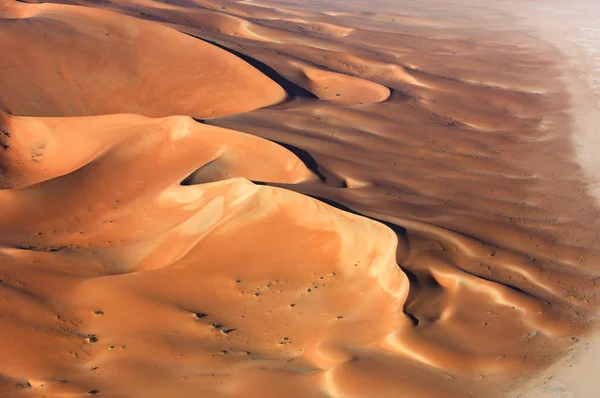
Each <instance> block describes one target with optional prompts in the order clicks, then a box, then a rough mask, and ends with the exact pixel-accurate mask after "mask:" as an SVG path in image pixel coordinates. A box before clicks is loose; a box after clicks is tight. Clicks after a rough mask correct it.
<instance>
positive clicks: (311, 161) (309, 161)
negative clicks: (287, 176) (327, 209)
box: [272, 141, 327, 181]
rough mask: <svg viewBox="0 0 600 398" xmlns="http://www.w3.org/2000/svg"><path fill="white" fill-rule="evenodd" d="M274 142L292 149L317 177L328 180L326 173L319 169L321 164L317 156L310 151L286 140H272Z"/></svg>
mask: <svg viewBox="0 0 600 398" xmlns="http://www.w3.org/2000/svg"><path fill="white" fill-rule="evenodd" d="M272 142H274V143H276V144H278V145H281V146H282V147H284V148H285V149H287V150H288V151H290V152H291V153H293V154H294V155H296V157H297V158H298V159H300V160H301V161H302V163H304V165H305V166H306V167H307V168H308V169H309V170H310V171H312V172H313V173H314V174H315V175H316V176H317V177H319V180H321V181H325V180H327V178H326V177H325V175H323V173H321V171H320V170H319V164H318V163H317V161H316V160H315V158H314V157H313V156H312V155H311V154H310V153H308V152H307V151H305V150H304V149H301V148H298V147H297V146H294V145H290V144H286V143H285V142H281V141H272Z"/></svg>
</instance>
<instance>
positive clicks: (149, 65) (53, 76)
mask: <svg viewBox="0 0 600 398" xmlns="http://www.w3.org/2000/svg"><path fill="white" fill-rule="evenodd" d="M5 3H9V4H8V5H6V4H5V5H4V8H5V11H4V14H6V15H7V16H6V17H5V18H4V19H2V20H0V46H2V48H3V49H4V56H3V57H2V59H1V60H0V76H1V77H0V92H1V93H0V106H1V107H2V108H3V109H4V111H6V112H9V113H11V114H14V115H24V116H83V115H101V114H110V113H137V114H142V115H146V116H168V115H177V114H185V115H190V116H193V117H197V118H210V117H216V116H222V115H226V114H232V113H239V112H244V111H248V110H251V109H255V108H259V107H263V106H266V105H271V104H273V103H276V102H280V101H282V100H283V99H285V92H284V91H283V90H282V89H281V87H279V86H278V85H276V84H274V83H273V82H272V81H270V80H269V79H268V78H266V77H265V76H264V75H262V74H261V73H260V72H258V71H257V70H255V69H254V68H252V67H251V66H250V65H247V64H246V63H245V62H243V61H242V60H240V59H239V58H237V57H234V56H232V55H230V54H228V53H227V52H225V51H223V50H220V49H219V48H216V47H214V46H211V45H209V44H207V43H204V42H202V41H200V40H196V39H193V38H191V37H188V36H186V35H185V34H182V33H179V32H177V31H175V30H172V29H168V28H166V27H163V26H160V25H158V24H153V23H149V22H145V21H142V20H139V19H134V18H131V17H127V16H123V15H119V14H115V13H111V12H106V11H100V10H90V9H88V8H83V7H81V8H80V7H74V6H64V5H58V4H21V3H16V4H18V5H15V4H14V3H13V2H5ZM11 3H12V4H11ZM40 48H43V51H38V50H37V49H40ZM14 93H19V95H14Z"/></svg>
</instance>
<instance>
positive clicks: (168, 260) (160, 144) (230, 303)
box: [0, 115, 408, 395]
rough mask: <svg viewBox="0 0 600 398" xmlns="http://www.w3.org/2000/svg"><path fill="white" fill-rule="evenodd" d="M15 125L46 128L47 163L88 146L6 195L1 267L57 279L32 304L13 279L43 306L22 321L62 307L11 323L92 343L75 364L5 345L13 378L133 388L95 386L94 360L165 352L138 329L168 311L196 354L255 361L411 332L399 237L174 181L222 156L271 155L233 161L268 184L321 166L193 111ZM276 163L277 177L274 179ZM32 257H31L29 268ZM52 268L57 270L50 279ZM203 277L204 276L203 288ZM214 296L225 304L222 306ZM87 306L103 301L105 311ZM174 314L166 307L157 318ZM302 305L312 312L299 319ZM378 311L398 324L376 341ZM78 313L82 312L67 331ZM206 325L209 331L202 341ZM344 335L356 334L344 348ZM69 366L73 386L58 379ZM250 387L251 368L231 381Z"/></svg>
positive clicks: (370, 225)
mask: <svg viewBox="0 0 600 398" xmlns="http://www.w3.org/2000/svg"><path fill="white" fill-rule="evenodd" d="M8 124H9V125H10V126H11V133H14V132H15V131H18V132H19V133H20V134H23V135H26V134H27V132H28V129H31V130H32V132H31V133H32V134H37V133H39V132H40V131H42V132H43V133H42V134H41V135H42V136H44V137H45V139H46V140H48V141H53V142H52V143H51V144H48V145H47V146H46V147H45V148H47V151H48V153H47V154H44V155H41V156H40V160H39V163H40V164H44V163H45V164H52V163H57V162H56V160H57V159H59V156H58V155H57V154H56V149H57V148H60V150H61V151H66V150H70V151H72V152H74V153H75V152H77V153H79V155H80V157H79V158H68V159H62V160H63V161H64V164H63V165H60V164H58V165H57V166H61V167H59V168H57V169H56V170H51V171H48V170H47V169H43V171H44V173H46V174H45V175H43V178H45V179H44V180H43V181H39V182H34V181H35V179H41V178H42V177H41V176H40V175H36V174H35V170H33V171H32V170H30V173H31V175H33V176H34V177H33V180H31V181H29V182H28V184H27V186H25V187H22V188H15V189H5V190H2V191H0V204H1V206H2V207H3V208H11V209H12V210H13V211H12V212H11V213H8V214H2V215H1V216H0V230H1V231H2V232H1V234H0V239H1V242H2V244H3V248H2V249H1V250H0V255H1V256H2V257H3V263H4V264H7V265H9V267H8V268H7V269H3V272H4V271H7V272H8V273H9V274H10V273H11V272H12V271H14V270H18V269H19V267H20V266H22V267H28V268H30V270H31V271H32V272H34V273H36V274H37V275H38V276H37V277H35V276H34V275H33V274H29V271H27V272H26V274H28V276H26V278H27V279H28V281H29V282H28V283H32V284H33V285H35V284H36V282H34V281H32V280H30V277H33V278H34V279H39V280H40V281H46V280H47V279H51V281H52V283H49V284H47V285H46V286H47V288H45V289H43V291H38V292H37V293H36V295H37V297H38V299H36V300H28V299H26V298H25V297H21V296H20V294H23V293H21V290H22V289H19V288H16V290H15V291H14V292H15V293H14V294H15V296H14V297H12V298H11V300H10V302H11V303H12V305H14V308H23V306H30V307H32V310H31V311H27V312H25V313H23V315H22V317H21V318H22V319H23V320H24V321H25V322H36V321H35V319H34V318H31V316H36V315H35V314H36V313H42V314H44V315H42V318H46V317H47V316H48V315H47V314H48V313H50V314H52V313H55V314H56V316H52V319H53V320H52V321H50V320H48V321H45V324H46V325H47V326H45V327H49V328H50V329H45V328H41V329H39V328H36V330H37V331H31V332H25V330H27V329H28V328H27V327H26V326H23V325H21V326H19V323H16V324H15V323H14V321H13V322H12V323H11V324H12V328H13V329H14V333H16V335H19V336H20V337H17V340H18V341H19V342H23V343H25V344H27V341H29V339H31V338H36V336H38V337H39V334H40V333H41V334H44V335H46V337H45V338H46V340H47V341H48V340H49V341H53V340H54V339H61V338H62V337H61V336H62V334H63V333H67V335H70V336H72V338H69V339H68V340H67V341H64V342H62V343H61V344H59V345H57V348H58V349H59V350H65V349H67V350H71V351H73V350H74V351H75V352H78V351H81V350H83V351H84V352H87V355H86V356H85V357H82V358H80V359H78V358H74V360H73V361H65V360H64V359H60V355H58V353H59V351H54V350H53V349H52V348H51V347H47V348H46V349H45V351H44V354H43V355H42V356H41V357H40V359H39V361H37V362H35V363H37V364H38V365H34V364H33V362H32V361H31V360H30V359H29V357H28V356H27V354H26V353H23V346H22V345H21V344H17V345H14V344H11V343H10V342H9V341H8V340H6V341H4V343H3V344H2V352H3V357H4V358H5V361H6V362H5V365H3V375H4V376H5V377H6V378H8V379H9V380H13V381H14V380H19V379H21V378H25V379H26V380H28V382H29V380H31V382H29V384H30V385H31V386H32V388H44V392H45V393H56V394H59V393H66V392H68V391H78V390H79V391H82V392H83V391H85V389H86V388H88V389H94V388H99V389H101V390H102V391H103V393H105V394H109V395H110V394H115V395H120V394H123V391H121V390H120V387H119V385H118V383H110V382H108V383H105V382H100V383H99V382H98V381H92V380H91V379H89V377H90V376H89V374H90V371H89V369H88V367H90V366H91V367H93V368H96V367H98V368H102V369H112V371H117V370H118V369H122V370H124V369H127V363H128V362H129V361H136V360H140V358H139V355H140V353H141V352H140V351H138V350H139V349H142V350H143V347H148V346H153V347H157V346H158V347H160V346H161V344H164V343H163V342H162V337H161V336H162V333H163V331H162V330H160V329H155V332H156V333H155V332H150V333H146V337H144V338H142V337H141V336H140V334H144V333H145V332H143V330H144V329H146V328H149V330H151V329H152V328H151V327H150V326H149V325H144V322H148V321H151V322H157V321H159V319H160V322H161V323H162V324H164V325H170V326H169V328H175V329H174V330H179V332H178V333H184V334H185V335H188V337H183V338H184V339H185V338H191V337H192V335H195V337H194V339H195V340H196V344H200V346H201V347H203V348H200V346H198V349H199V350H197V349H194V348H192V347H188V348H186V350H187V354H186V355H190V354H191V355H192V356H195V355H200V356H202V353H203V352H220V351H225V352H227V353H229V352H231V353H232V354H233V353H235V352H242V353H243V352H244V350H246V351H247V350H248V348H244V347H251V349H252V351H253V352H256V353H255V354H244V357H247V355H251V358H252V359H253V360H254V361H253V365H252V366H251V368H258V367H260V366H264V364H265V363H267V362H268V361H272V360H273V358H280V359H281V360H283V359H290V358H293V359H294V360H297V361H300V362H306V363H307V364H312V366H314V367H316V368H317V369H322V370H326V369H329V368H331V367H332V366H336V365H338V364H339V363H340V360H342V361H344V359H343V358H344V356H343V355H342V357H341V358H340V359H336V358H335V356H336V355H334V357H332V356H331V354H329V353H327V352H328V351H329V350H330V349H333V351H334V352H338V351H339V352H340V353H343V352H344V350H345V348H344V346H346V347H351V346H354V345H355V344H360V342H361V341H362V342H363V344H364V343H365V342H367V341H368V342H371V341H373V339H375V340H377V339H383V338H384V337H385V335H386V334H388V333H389V332H390V330H393V329H394V328H398V327H405V326H406V324H407V322H408V321H407V320H406V319H405V318H404V316H403V315H402V314H401V312H400V310H401V308H402V306H403V304H404V302H405V300H406V296H407V294H408V280H407V279H406V277H405V275H404V274H403V272H402V271H401V270H400V268H399V267H398V265H397V264H396V261H395V258H396V246H397V238H396V235H395V234H394V233H393V232H392V231H391V230H390V229H389V228H387V227H385V226H383V225H382V224H380V223H377V222H374V221H371V220H369V219H366V218H364V217H359V216H355V215H352V214H349V213H346V212H342V211H340V210H337V209H335V208H332V207H330V206H328V205H325V204H323V203H321V202H319V201H317V200H314V199H311V198H308V197H306V196H303V195H301V194H298V193H294V192H291V191H287V190H283V189H279V188H273V187H267V186H256V185H254V184H252V183H251V182H249V181H248V180H247V179H245V178H229V179H225V180H223V181H216V182H212V183H202V184H199V185H191V186H181V185H179V181H180V180H181V178H182V176H185V175H187V174H188V173H189V172H190V170H194V169H198V170H202V169H203V167H206V166H205V165H206V164H212V162H214V160H213V159H214V158H215V154H218V156H219V157H220V158H222V157H225V156H230V157H232V158H235V153H236V150H240V148H242V149H243V151H242V152H241V153H242V154H243V155H244V156H250V157H251V156H255V157H256V158H255V159H254V160H256V161H258V160H260V156H268V158H269V165H270V166H271V167H270V168H269V169H264V170H259V169H256V166H257V165H256V164H251V165H250V166H248V167H245V166H246V165H247V161H245V160H244V159H243V158H242V159H239V161H240V162H239V163H236V162H233V163H231V165H232V168H229V170H235V168H236V167H239V168H240V171H239V172H240V173H243V174H246V175H254V176H255V178H259V179H261V180H275V181H280V182H288V183H293V182H297V181H298V180H299V178H301V179H304V180H311V179H312V178H313V176H312V174H311V173H310V172H309V171H308V170H307V169H305V168H303V164H302V163H301V162H298V160H297V159H295V158H294V157H293V155H291V154H290V153H289V152H287V151H286V150H284V149H283V148H281V147H279V146H277V145H275V144H272V143H270V142H268V141H265V140H262V139H260V138H256V137H253V136H247V135H244V134H242V133H238V132H233V131H228V130H226V129H222V128H218V127H212V126H206V125H200V124H198V123H196V122H194V121H193V120H191V119H190V118H184V117H170V118H165V119H149V118H146V117H141V116H137V115H115V116H97V117H82V118H43V119H35V118H24V117H12V118H10V119H9V122H8ZM83 126H88V131H87V132H86V138H85V139H83V137H81V136H78V135H79V134H80V133H79V132H80V131H81V129H82V127H83ZM123 129H126V130H127V133H126V134H123ZM44 130H45V131H44ZM11 135H12V134H11ZM96 136H97V137H99V138H101V139H94V138H95V137H96ZM25 139H26V140H27V138H25ZM11 147H12V146H11ZM263 147H264V149H263ZM74 148H80V150H76V149H74ZM53 151H54V152H53ZM265 151H266V152H265ZM290 160H291V161H292V163H290ZM53 161H54V162H53ZM82 163H83V164H82ZM153 164H157V165H160V170H159V169H157V168H156V167H152V165H153ZM274 164H278V167H276V168H273V167H272V166H273V165H274ZM290 164H291V165H292V166H293V167H290ZM36 165H37V164H36ZM223 167H225V166H223ZM253 167H254V170H253ZM273 170H275V171H276V172H277V173H280V174H279V175H276V176H272V175H269V173H271V172H272V171H273ZM282 172H283V174H281V173H282ZM26 214H27V215H26ZM24 217H26V220H25V219H24ZM233 242H235V243H233ZM317 242H318V244H316V243H317ZM232 243H233V244H232ZM225 247H227V249H226V250H223V249H224V248H225ZM84 258H87V260H86V261H83V259H84ZM32 259H35V260H34V261H33V265H32V266H31V267H29V266H27V264H29V263H30V261H31V260H32ZM206 259H210V262H209V263H205V260H206ZM59 264H70V265H68V266H67V267H64V266H63V265H59ZM75 264H78V265H75ZM30 265H31V264H30ZM38 267H41V268H38ZM53 269H54V270H55V271H56V270H57V269H60V272H59V273H58V274H55V275H54V276H49V274H48V272H50V273H51V272H53V271H52V270H53ZM11 270H12V271H11ZM34 270H35V271H34ZM201 275H203V277H202V278H201V279H200V280H197V277H199V276H201ZM10 279H11V278H10V277H9V281H7V283H9V284H11V281H10ZM200 281H203V282H200ZM199 282H200V283H206V284H207V285H206V286H205V287H203V288H201V289H200V290H198V283H199ZM131 283H133V285H130V284H131ZM186 291H187V293H186ZM136 292H137V293H136ZM356 292H360V295H357V294H356ZM109 293H110V294H109ZM189 294H192V295H191V296H189ZM214 294H218V295H219V296H221V298H220V300H217V301H215V300H211V299H210V297H211V296H212V295H214ZM49 303H51V304H49ZM168 303H169V304H168ZM92 308H102V310H101V312H102V313H101V314H100V315H101V316H99V315H98V313H97V311H98V310H93V309H92ZM141 308H144V310H143V312H144V313H152V314H153V315H152V317H151V319H149V318H147V317H144V316H141V317H139V316H138V315H136V313H137V312H139V311H140V309H141ZM169 308H170V309H169ZM165 310H166V312H167V313H169V314H163V315H161V313H163V312H164V311H165ZM305 311H310V318H308V319H306V318H305V317H301V316H299V315H300V314H302V313H303V312H305ZM373 311H377V312H379V313H380V314H381V315H383V314H386V315H385V318H387V319H388V321H387V322H384V323H382V324H381V325H379V326H377V327H371V328H370V329H371V330H370V331H369V333H368V334H367V335H365V334H364V332H363V331H362V328H363V324H364V322H369V320H370V317H371V314H372V313H373ZM94 312H96V314H95V315H94ZM75 314H78V315H75ZM195 314H196V315H195ZM198 314H202V315H198ZM341 314H344V315H341ZM72 316H77V317H81V316H83V317H84V318H86V320H85V321H84V322H83V324H80V325H75V324H73V325H70V326H69V327H68V328H67V329H66V330H63V331H58V330H59V329H60V330H62V329H61V328H60V326H59V325H60V324H61V322H64V321H65V319H69V318H70V317H72ZM9 319H10V318H9ZM124 319H128V321H127V322H126V324H124V323H123V320H124ZM134 319H136V320H134ZM257 319H263V320H264V321H266V320H267V319H269V324H270V326H269V327H268V328H266V329H262V328H256V327H255V326H254V325H255V323H256V322H259V323H262V322H263V321H262V320H261V321H257ZM98 322H100V323H98ZM216 322H218V324H219V326H215V325H217V323H216ZM211 323H212V325H211ZM220 325H223V326H220ZM5 326H6V324H5V325H3V327H5ZM63 329H64V327H63ZM211 329H212V330H214V333H213V332H210V333H208V334H207V333H206V332H207V331H210V330H211ZM52 330H57V331H56V332H53V331H52ZM19 331H20V332H19ZM11 333H12V332H11ZM123 333H125V334H123ZM198 333H200V334H198ZM340 334H343V335H344V336H345V338H344V340H343V341H344V343H343V345H341V346H340V345H339V343H338V339H339V336H340ZM16 335H15V336H16ZM91 335H93V336H94V341H90V337H89V336H91ZM136 335H137V336H138V337H136V338H135V340H131V338H133V336H136ZM281 335H284V337H282V336H281ZM78 336H79V337H78ZM85 336H88V337H87V340H86V338H85ZM126 336H129V337H126ZM221 336H222V337H221ZM96 339H97V340H98V342H96ZM123 339H125V340H128V341H129V342H125V341H121V340H123ZM365 339H366V340H365ZM116 341H120V342H119V343H118V344H117V343H116ZM90 342H91V343H94V344H95V345H94V346H93V347H92V346H90ZM292 344H293V345H292ZM330 345H331V347H332V348H329V346H330ZM115 347H118V349H121V350H124V349H125V347H129V348H128V350H127V351H124V352H123V353H122V355H119V357H113V358H112V359H111V358H109V357H107V356H106V353H105V350H114V349H116V348H115ZM135 347H137V348H135ZM333 347H335V348H333ZM90 349H91V351H90ZM164 349H166V350H168V351H172V350H173V349H174V347H170V348H167V347H166V346H165V347H164ZM190 350H191V351H190ZM206 350H208V351H206ZM142 352H143V351H142ZM160 352H163V349H161V348H158V349H157V351H155V353H156V354H157V356H155V357H153V358H152V357H148V356H147V355H146V354H144V357H145V358H144V359H143V361H144V363H145V364H146V365H145V366H147V365H150V363H153V362H154V363H155V365H153V366H159V365H160V363H161V362H162V360H160V357H161V356H162V355H163V354H161V353H160ZM194 352H195V353H194ZM130 355H131V356H130ZM153 355H154V354H152V356H153ZM212 355H214V354H211V356H212ZM221 355H222V354H221ZM56 358H59V359H56ZM136 358H137V359H136ZM197 360H200V362H198V363H197V366H202V368H203V369H204V371H205V372H217V373H221V372H224V371H225V370H226V369H229V367H230V365H225V364H224V363H220V362H221V361H216V362H215V363H214V364H213V365H208V364H207V363H204V364H203V365H200V364H201V363H203V361H205V360H204V359H200V358H198V359H197ZM265 361H266V362H265ZM6 364H8V365H6ZM172 365H173V364H168V365H167V366H168V367H171V366H172ZM239 366H243V367H246V366H245V365H242V364H240V365H239ZM299 366H300V367H303V366H305V365H299ZM247 370H249V369H246V371H247ZM299 370H300V368H298V369H297V370H296V371H299ZM109 372H111V371H109ZM171 372H172V370H171ZM242 373H243V372H242ZM67 374H68V375H69V376H68V378H69V386H68V387H65V386H60V385H57V384H56V383H53V380H62V379H64V378H65V377H66V376H65V375H67ZM183 375H185V372H183V373H181V376H183ZM141 377H144V375H142V376H141ZM71 381H74V382H75V384H71ZM32 383H33V384H32ZM204 384H205V383H203V382H196V383H192V385H191V386H188V387H186V388H187V390H185V391H188V392H191V391H198V389H200V391H202V388H208V389H214V388H216V390H215V391H216V392H215V393H218V391H221V392H220V394H222V393H223V391H224V390H221V388H222V387H220V386H219V385H213V384H214V383H208V384H207V385H204ZM243 384H244V377H243V376H242V377H241V379H239V380H237V381H236V382H235V385H239V386H243ZM86 385H89V387H84V386H86ZM92 385H93V386H92ZM92 387H94V388H92ZM286 388H288V389H291V388H292V386H287V387H286Z"/></svg>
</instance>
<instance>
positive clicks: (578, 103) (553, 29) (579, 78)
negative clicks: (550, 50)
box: [505, 1, 600, 398]
mask: <svg viewBox="0 0 600 398" xmlns="http://www.w3.org/2000/svg"><path fill="white" fill-rule="evenodd" d="M593 4H594V3H593V2H589V1H588V2H585V1H580V2H577V3H563V4H561V3H558V2H553V1H552V2H546V3H544V4H539V3H536V4H535V5H532V4H524V5H523V4H521V5H519V6H517V7H514V4H513V5H507V6H506V7H505V9H506V10H507V11H509V12H515V11H517V10H518V12H519V13H518V15H519V17H521V18H522V23H523V25H525V26H527V27H532V28H534V29H535V30H536V31H537V32H538V33H539V34H540V35H541V37H542V38H543V39H545V40H547V41H548V42H550V43H551V44H552V45H553V46H555V47H556V48H557V49H558V50H559V51H560V52H562V53H563V54H564V55H565V56H566V57H565V62H564V81H565V83H566V86H567V88H568V90H569V93H570V95H571V101H572V107H571V109H570V112H571V114H572V118H573V126H572V128H573V132H574V134H573V135H572V140H573V145H574V148H575V150H576V154H575V155H576V160H577V162H578V163H579V164H580V166H581V168H582V169H583V171H584V172H585V175H586V177H587V179H588V181H589V186H588V192H589V194H590V195H592V196H593V197H594V198H595V199H596V203H598V204H600V129H599V128H598V126H599V125H600V107H599V104H600V85H598V84H597V83H598V82H599V81H600V80H599V79H600V52H599V51H598V49H596V48H593V47H591V46H590V40H589V37H583V35H582V33H581V32H583V34H585V35H588V36H589V34H590V29H594V20H595V21H598V20H599V18H600V7H593ZM505 5H506V4H505ZM597 5H598V4H596V6H597ZM590 12H591V13H592V14H591V15H590ZM596 25H597V23H596ZM596 29H597V32H596V35H597V37H598V38H600V29H598V28H596ZM599 369H600V335H595V336H593V337H591V338H589V339H588V340H587V341H586V342H584V343H581V344H580V345H579V346H578V347H576V348H575V350H574V351H573V352H572V353H571V354H570V355H569V356H567V357H566V358H565V359H564V360H563V361H561V362H560V363H557V364H555V365H554V366H553V367H552V368H550V369H549V370H548V371H547V372H545V373H544V374H543V375H541V376H540V377H538V378H537V379H536V380H534V381H533V382H532V383H531V385H530V386H529V387H528V388H527V389H526V390H525V391H518V392H516V393H514V394H513V395H511V396H513V397H519V398H597V397H598V396H600V380H598V377H597V374H598V370H599Z"/></svg>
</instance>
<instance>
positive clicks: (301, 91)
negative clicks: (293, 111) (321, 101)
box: [182, 32, 318, 99]
mask: <svg viewBox="0 0 600 398" xmlns="http://www.w3.org/2000/svg"><path fill="white" fill-rule="evenodd" d="M182 33H185V34H187V35H188V36H191V37H194V38H196V39H199V40H202V41H204V42H206V43H209V44H212V45H213V46H216V47H219V48H220V49H222V50H225V51H227V52H229V53H231V54H233V55H235V56H236V57H238V58H241V59H242V60H244V61H245V62H247V63H248V64H250V65H252V66H253V67H254V68H256V69H258V70H259V71H260V72H261V73H262V74H264V75H265V76H267V77H268V78H269V79H271V80H273V81H274V82H275V83H277V84H279V85H280V86H281V87H282V88H283V89H284V90H285V91H286V92H287V93H288V95H289V96H290V97H294V98H310V99H318V97H317V96H316V95H314V94H313V93H311V92H310V91H308V90H306V89H305V88H302V87H300V86H299V85H297V84H296V83H293V82H291V81H290V80H288V79H286V78H285V77H283V76H281V75H280V74H279V73H278V72H277V71H276V70H275V69H273V68H271V67H270V66H269V65H267V64H265V63H263V62H261V61H259V60H258V59H256V58H253V57H251V56H249V55H247V54H244V53H242V52H240V51H237V50H234V49H231V48H229V47H226V46H224V45H222V44H220V43H218V42H216V41H214V40H207V39H204V38H202V37H200V36H196V35H194V34H191V33H186V32H182Z"/></svg>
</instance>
